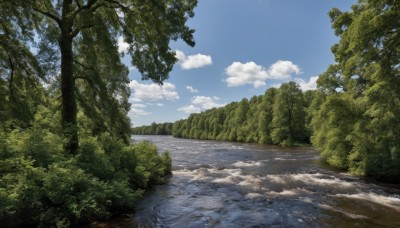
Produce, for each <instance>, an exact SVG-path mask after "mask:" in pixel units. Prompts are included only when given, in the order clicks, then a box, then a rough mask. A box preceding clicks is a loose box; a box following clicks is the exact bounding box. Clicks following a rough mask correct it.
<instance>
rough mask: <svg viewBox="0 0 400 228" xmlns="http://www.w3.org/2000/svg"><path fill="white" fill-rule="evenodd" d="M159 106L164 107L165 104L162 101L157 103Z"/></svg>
mask: <svg viewBox="0 0 400 228" xmlns="http://www.w3.org/2000/svg"><path fill="white" fill-rule="evenodd" d="M156 105H157V106H158V107H163V106H164V104H162V103H157V104H156Z"/></svg>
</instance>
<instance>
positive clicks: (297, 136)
mask: <svg viewBox="0 0 400 228" xmlns="http://www.w3.org/2000/svg"><path fill="white" fill-rule="evenodd" d="M272 126H273V128H274V130H273V131H272V133H271V136H272V137H271V138H272V141H273V142H274V143H279V144H284V145H293V144H294V143H295V142H303V141H304V140H305V139H306V137H307V136H306V135H305V111H304V106H303V93H302V92H301V90H300V88H299V85H297V84H296V83H295V82H289V83H285V84H282V86H281V87H280V88H279V89H278V94H277V95H276V99H275V102H274V107H273V119H272Z"/></svg>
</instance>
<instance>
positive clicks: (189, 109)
mask: <svg viewBox="0 0 400 228" xmlns="http://www.w3.org/2000/svg"><path fill="white" fill-rule="evenodd" d="M217 100H219V97H215V96H214V97H206V96H194V97H192V101H191V104H190V105H187V106H184V107H181V108H178V111H182V112H185V113H187V114H190V113H199V112H201V111H203V110H206V109H210V108H216V107H222V106H224V105H225V104H219V103H217V102H216V101H217Z"/></svg>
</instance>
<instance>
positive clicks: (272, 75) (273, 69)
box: [268, 60, 300, 79]
mask: <svg viewBox="0 0 400 228" xmlns="http://www.w3.org/2000/svg"><path fill="white" fill-rule="evenodd" d="M294 73H295V74H299V73H300V68H299V67H298V66H297V65H295V64H293V63H292V62H291V61H283V60H278V61H276V62H275V63H274V64H272V65H271V66H270V67H269V69H268V78H269V79H288V78H290V77H291V75H292V74H294Z"/></svg>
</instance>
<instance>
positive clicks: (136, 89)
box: [129, 80, 179, 101]
mask: <svg viewBox="0 0 400 228" xmlns="http://www.w3.org/2000/svg"><path fill="white" fill-rule="evenodd" d="M129 87H130V88H131V90H132V91H133V98H131V99H132V100H133V99H136V100H137V99H138V100H152V101H156V100H163V99H166V100H178V99H179V95H178V92H176V87H175V85H174V84H171V83H168V82H165V83H164V84H163V85H157V84H141V83H139V82H137V81H136V80H132V81H131V82H130V83H129Z"/></svg>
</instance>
